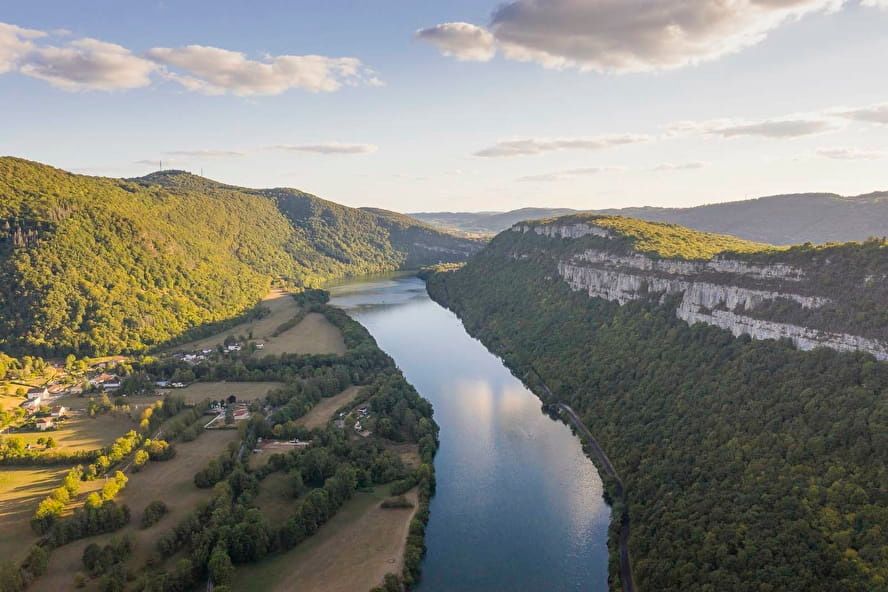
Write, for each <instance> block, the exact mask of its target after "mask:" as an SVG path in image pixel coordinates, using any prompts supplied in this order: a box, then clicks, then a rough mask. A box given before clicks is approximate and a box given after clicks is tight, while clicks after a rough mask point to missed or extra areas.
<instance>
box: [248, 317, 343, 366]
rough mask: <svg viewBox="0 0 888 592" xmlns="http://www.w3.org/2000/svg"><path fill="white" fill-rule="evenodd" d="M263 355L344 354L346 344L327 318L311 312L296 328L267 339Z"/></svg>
mask: <svg viewBox="0 0 888 592" xmlns="http://www.w3.org/2000/svg"><path fill="white" fill-rule="evenodd" d="M260 353H261V355H276V356H277V355H281V354H287V353H292V354H340V355H341V354H344V353H345V342H344V341H343V340H342V334H341V333H340V332H339V329H337V328H336V327H334V326H333V324H331V323H330V321H328V320H327V317H325V316H324V315H322V314H320V313H316V312H311V313H308V314H307V315H305V318H304V319H302V320H301V321H300V322H299V323H298V324H297V325H296V326H295V327H293V328H291V329H288V330H286V331H284V332H283V333H281V334H280V335H278V336H276V337H266V338H265V346H264V349H263V350H262V351H261V352H260Z"/></svg>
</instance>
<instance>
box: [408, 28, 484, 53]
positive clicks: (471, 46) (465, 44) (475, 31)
mask: <svg viewBox="0 0 888 592" xmlns="http://www.w3.org/2000/svg"><path fill="white" fill-rule="evenodd" d="M416 38H417V39H421V40H423V41H427V42H429V43H431V44H432V45H434V46H436V47H437V48H438V49H439V50H440V51H441V53H443V54H444V55H446V56H452V57H455V58H456V59H458V60H460V61H464V62H488V61H490V60H492V59H493V56H494V55H496V39H495V38H494V37H493V35H492V34H491V33H490V31H488V30H486V29H484V28H483V27H478V26H476V25H472V24H469V23H444V24H441V25H437V26H434V27H429V28H427V29H420V30H419V31H417V32H416Z"/></svg>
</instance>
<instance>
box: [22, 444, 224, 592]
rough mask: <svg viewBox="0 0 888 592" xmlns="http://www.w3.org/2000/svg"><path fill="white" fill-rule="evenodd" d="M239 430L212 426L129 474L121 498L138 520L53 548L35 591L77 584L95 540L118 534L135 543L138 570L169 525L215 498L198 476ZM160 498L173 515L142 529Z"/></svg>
mask: <svg viewBox="0 0 888 592" xmlns="http://www.w3.org/2000/svg"><path fill="white" fill-rule="evenodd" d="M236 437H237V432H236V431H234V430H211V431H207V432H205V433H203V434H202V435H201V436H200V437H199V438H198V439H197V440H194V441H192V442H185V443H178V444H176V451H177V453H176V456H175V457H174V458H173V459H172V460H169V461H165V462H149V463H148V464H147V465H146V466H145V468H144V469H143V470H142V471H140V472H138V473H131V474H130V475H129V479H130V480H129V483H128V484H127V487H126V489H124V490H123V491H122V492H121V494H120V495H119V497H118V501H119V502H120V503H123V504H126V505H127V506H129V508H130V510H131V511H132V516H133V518H132V521H131V523H130V524H129V525H127V526H125V527H124V528H123V529H121V530H119V531H117V532H116V533H114V534H113V535H101V536H98V537H91V538H87V539H83V540H80V541H76V542H74V543H70V544H68V545H65V546H63V547H60V548H59V549H56V550H55V551H53V553H52V555H51V556H50V562H49V569H48V571H47V573H46V574H45V575H44V576H42V577H41V578H40V579H39V580H37V582H35V584H34V586H33V588H32V589H33V590H36V591H40V590H46V591H54V590H64V589H69V588H72V587H73V584H72V577H73V575H74V574H75V573H76V572H77V571H81V570H82V569H83V565H82V563H81V556H82V554H83V549H84V548H86V546H87V545H89V544H90V543H93V542H95V543H102V544H104V543H106V542H107V541H108V540H110V539H111V538H112V537H119V536H123V535H129V536H131V537H132V539H133V542H134V551H133V556H132V558H130V561H129V565H130V566H131V567H132V568H134V569H136V570H138V569H139V568H141V567H143V566H144V564H145V562H146V561H147V560H148V557H149V555H150V553H151V551H153V549H154V542H155V540H156V539H157V537H158V536H160V534H161V533H162V532H163V531H164V529H166V528H170V527H171V526H172V525H175V524H176V523H177V522H178V521H180V520H181V519H182V518H184V517H185V516H186V515H187V514H188V513H189V512H190V511H191V510H193V509H194V508H195V506H196V505H197V504H198V503H199V502H200V501H201V500H205V499H207V498H209V497H210V495H211V494H212V492H211V491H210V490H208V489H198V488H197V487H195V485H194V474H195V473H196V472H197V471H199V470H200V469H202V468H203V467H204V466H205V465H206V464H207V463H208V462H209V461H210V459H212V458H215V457H216V456H217V455H218V454H219V453H220V452H222V450H223V449H224V448H225V446H226V445H227V444H228V443H229V442H232V441H234V440H235V439H236ZM154 500H161V501H163V502H164V503H165V504H166V505H167V507H168V508H169V513H168V514H167V515H166V516H165V517H164V518H163V519H162V521H161V523H160V524H159V525H157V526H154V527H152V528H148V529H141V528H140V527H139V520H140V518H141V516H142V513H143V512H144V510H145V507H146V506H147V505H148V504H149V503H151V502H152V501H154Z"/></svg>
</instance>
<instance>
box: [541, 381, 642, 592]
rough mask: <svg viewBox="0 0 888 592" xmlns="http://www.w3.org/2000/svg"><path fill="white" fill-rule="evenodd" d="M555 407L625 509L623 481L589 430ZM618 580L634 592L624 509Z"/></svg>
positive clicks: (567, 409)
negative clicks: (610, 481) (613, 484)
mask: <svg viewBox="0 0 888 592" xmlns="http://www.w3.org/2000/svg"><path fill="white" fill-rule="evenodd" d="M545 388H546V390H547V391H548V390H549V388H548V387H545ZM549 394H551V391H549ZM556 406H557V407H558V409H560V410H561V412H562V413H563V414H564V415H566V416H567V419H568V420H569V421H570V423H571V424H572V425H573V426H574V428H575V429H576V430H577V432H578V433H579V434H580V437H581V438H582V439H584V440H586V442H587V443H588V445H589V448H590V449H591V451H592V454H594V455H595V458H596V459H597V460H598V463H597V464H598V466H599V467H600V468H601V469H602V470H603V471H604V472H605V473H607V474H608V476H609V477H611V478H612V479H613V480H614V481H615V482H616V484H617V487H616V491H615V492H614V493H615V496H616V497H618V498H620V499H621V500H622V501H623V502H624V503H623V507H624V508H625V507H626V504H625V498H624V497H623V481H621V480H620V476H619V475H618V474H617V470H616V469H615V468H614V465H613V464H612V463H611V461H610V459H609V458H608V457H607V454H605V452H604V449H602V448H601V446H599V445H598V441H597V440H595V437H594V436H593V435H592V432H590V431H589V428H587V427H586V425H585V424H584V423H583V422H582V420H580V416H579V415H577V412H576V411H574V410H573V409H571V407H570V406H569V405H565V404H564V403H556ZM620 580H621V581H622V582H623V592H635V590H636V588H635V579H634V578H633V576H632V562H631V561H630V558H629V512H628V510H626V509H624V511H623V516H622V517H621V519H620Z"/></svg>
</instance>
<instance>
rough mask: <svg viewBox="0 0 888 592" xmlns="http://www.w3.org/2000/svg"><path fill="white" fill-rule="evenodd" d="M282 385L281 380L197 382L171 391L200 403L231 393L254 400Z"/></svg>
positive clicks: (239, 399)
mask: <svg viewBox="0 0 888 592" xmlns="http://www.w3.org/2000/svg"><path fill="white" fill-rule="evenodd" d="M280 386H282V384H281V383H280V382H195V383H194V384H192V385H189V386H188V387H186V388H183V389H175V390H173V391H171V392H172V393H173V394H176V395H182V396H184V397H185V400H186V401H187V402H188V403H200V402H201V401H203V400H204V399H216V400H218V399H225V398H228V396H229V395H234V396H236V397H237V400H238V401H253V400H255V399H261V398H262V397H264V396H265V395H266V394H268V391H270V390H272V389H276V388H278V387H280Z"/></svg>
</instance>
